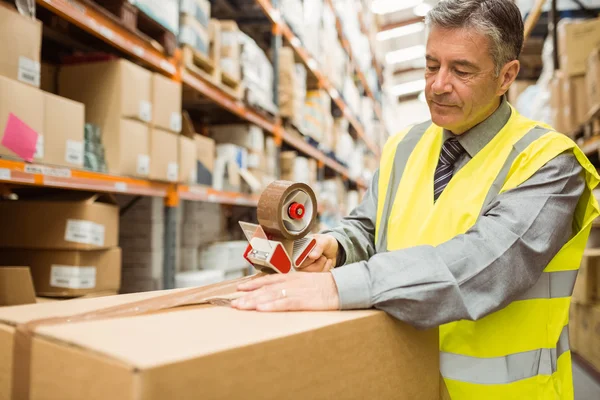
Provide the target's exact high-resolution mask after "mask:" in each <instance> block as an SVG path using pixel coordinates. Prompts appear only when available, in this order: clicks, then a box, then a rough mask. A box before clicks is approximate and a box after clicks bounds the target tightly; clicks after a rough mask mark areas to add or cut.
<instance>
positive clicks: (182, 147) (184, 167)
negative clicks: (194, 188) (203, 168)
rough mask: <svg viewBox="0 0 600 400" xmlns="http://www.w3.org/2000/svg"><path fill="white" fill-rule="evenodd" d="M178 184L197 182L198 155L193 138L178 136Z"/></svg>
mask: <svg viewBox="0 0 600 400" xmlns="http://www.w3.org/2000/svg"><path fill="white" fill-rule="evenodd" d="M177 140H178V142H179V143H178V146H179V147H178V149H177V150H178V159H177V160H178V164H179V182H183V183H185V184H194V183H196V181H197V180H198V178H197V174H198V165H197V159H198V153H197V149H196V142H195V140H194V138H193V137H192V138H189V137H187V136H183V135H180V136H179V137H178V138H177Z"/></svg>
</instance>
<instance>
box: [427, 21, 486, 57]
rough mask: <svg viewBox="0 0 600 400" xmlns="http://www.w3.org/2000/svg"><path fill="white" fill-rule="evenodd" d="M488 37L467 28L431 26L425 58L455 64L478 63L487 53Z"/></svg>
mask: <svg viewBox="0 0 600 400" xmlns="http://www.w3.org/2000/svg"><path fill="white" fill-rule="evenodd" d="M488 45H489V42H488V38H487V36H485V35H484V34H481V33H479V32H476V31H474V30H473V29H469V28H455V29H448V28H440V27H435V26H434V27H432V28H431V29H430V31H429V36H428V39H427V47H426V58H427V59H428V60H431V61H438V62H442V61H443V62H445V63H452V64H456V65H466V66H468V65H478V64H480V63H481V61H482V60H481V56H487V55H488V53H489V52H488V48H489V47H488Z"/></svg>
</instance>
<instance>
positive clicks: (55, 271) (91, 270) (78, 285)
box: [50, 265, 96, 289]
mask: <svg viewBox="0 0 600 400" xmlns="http://www.w3.org/2000/svg"><path fill="white" fill-rule="evenodd" d="M50 286H53V287H59V288H67V289H93V288H95V287H96V267H70V266H67V265H53V266H52V269H51V271H50Z"/></svg>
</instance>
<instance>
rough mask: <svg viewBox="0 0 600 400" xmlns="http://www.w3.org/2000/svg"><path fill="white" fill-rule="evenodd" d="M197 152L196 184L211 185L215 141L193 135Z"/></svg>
mask: <svg viewBox="0 0 600 400" xmlns="http://www.w3.org/2000/svg"><path fill="white" fill-rule="evenodd" d="M194 141H195V142H196V152H197V157H198V158H197V161H198V162H197V172H196V179H197V183H199V184H202V185H212V184H213V173H214V169H215V157H216V146H215V141H214V140H213V139H211V138H209V137H206V136H202V135H195V136H194Z"/></svg>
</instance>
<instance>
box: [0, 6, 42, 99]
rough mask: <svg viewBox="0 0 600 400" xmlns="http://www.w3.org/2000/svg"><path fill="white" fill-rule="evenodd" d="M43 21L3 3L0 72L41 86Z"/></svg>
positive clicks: (0, 26) (1, 8)
mask: <svg viewBox="0 0 600 400" xmlns="http://www.w3.org/2000/svg"><path fill="white" fill-rule="evenodd" d="M41 49H42V23H41V22H40V21H38V20H37V19H35V18H33V19H32V18H27V17H24V16H22V15H21V14H19V13H18V12H17V11H15V10H14V9H13V8H9V6H8V5H6V4H3V3H0V54H2V57H0V75H2V76H5V77H8V78H10V79H14V80H17V81H20V82H23V83H26V84H28V85H31V86H35V87H39V86H40V70H41V66H40V54H41Z"/></svg>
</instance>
